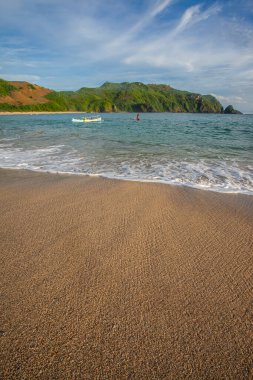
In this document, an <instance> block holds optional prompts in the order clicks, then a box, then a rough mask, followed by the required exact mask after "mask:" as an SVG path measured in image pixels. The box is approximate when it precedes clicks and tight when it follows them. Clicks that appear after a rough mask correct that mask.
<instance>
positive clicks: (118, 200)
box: [0, 169, 253, 379]
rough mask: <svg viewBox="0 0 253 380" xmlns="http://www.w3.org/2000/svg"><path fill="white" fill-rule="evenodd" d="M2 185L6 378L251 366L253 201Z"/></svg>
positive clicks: (65, 177)
mask: <svg viewBox="0 0 253 380" xmlns="http://www.w3.org/2000/svg"><path fill="white" fill-rule="evenodd" d="M0 180H1V181H0V191H1V198H0V199H1V201H0V204H1V214H2V218H1V221H0V225H1V235H2V239H1V251H2V252H3V265H1V269H0V278H1V279H2V293H1V297H2V305H3V307H2V315H1V320H2V323H1V326H0V330H1V336H0V342H1V345H0V351H1V355H0V368H1V370H0V373H2V378H3V379H9V378H21V377H22V378H38V377H43V378H54V379H62V378H76V379H83V378H122V379H123V378H129V377H131V378H138V379H140V378H154V379H161V378H168V379H173V378H177V379H184V378H186V377H188V378H191V379H196V378H207V377H208V378H225V377H226V378H231V379H239V378H247V376H248V378H250V376H252V375H253V367H252V357H253V336H252V313H253V307H252V292H253V284H252V272H253V260H252V250H253V238H252V236H253V217H252V215H253V198H252V196H247V195H241V194H222V193H217V192H209V191H205V190H197V189H192V188H186V187H177V186H170V185H163V184H159V183H144V182H133V181H125V180H122V181H120V180H110V179H106V178H101V177H89V176H75V175H69V174H47V173H41V172H31V171H23V170H13V169H12V170H7V169H0Z"/></svg>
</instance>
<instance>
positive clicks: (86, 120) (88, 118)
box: [72, 116, 102, 123]
mask: <svg viewBox="0 0 253 380" xmlns="http://www.w3.org/2000/svg"><path fill="white" fill-rule="evenodd" d="M72 121H73V122H74V123H91V122H94V121H102V118H101V116H86V117H83V118H82V119H75V118H73V119H72Z"/></svg>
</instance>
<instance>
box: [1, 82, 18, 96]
mask: <svg viewBox="0 0 253 380" xmlns="http://www.w3.org/2000/svg"><path fill="white" fill-rule="evenodd" d="M16 89H17V88H16V87H15V86H13V85H11V84H10V83H9V82H7V81H6V80H3V79H0V96H8V95H10V93H11V92H12V91H14V90H16Z"/></svg>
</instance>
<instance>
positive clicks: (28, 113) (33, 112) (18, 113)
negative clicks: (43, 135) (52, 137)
mask: <svg viewBox="0 0 253 380" xmlns="http://www.w3.org/2000/svg"><path fill="white" fill-rule="evenodd" d="M64 113H66V114H71V115H72V114H79V113H81V114H83V113H87V112H85V111H83V112H82V111H59V112H52V111H30V112H20V111H14V112H11V111H6V112H4V111H0V116H1V115H2V116H4V115H54V114H55V115H58V114H59V115H61V114H64Z"/></svg>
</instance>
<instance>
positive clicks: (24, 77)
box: [1, 73, 40, 82]
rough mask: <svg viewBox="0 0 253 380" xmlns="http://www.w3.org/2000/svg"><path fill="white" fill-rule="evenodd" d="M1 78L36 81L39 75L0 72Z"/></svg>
mask: <svg viewBox="0 0 253 380" xmlns="http://www.w3.org/2000/svg"><path fill="white" fill-rule="evenodd" d="M1 78H2V79H5V80H9V81H27V82H36V81H39V80H40V76H39V75H27V74H4V73H1Z"/></svg>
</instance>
